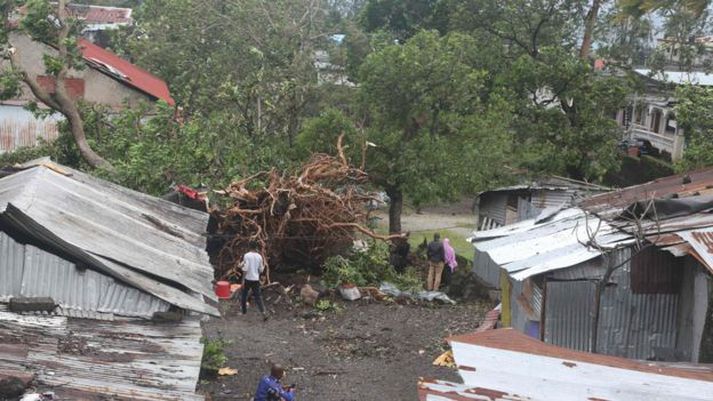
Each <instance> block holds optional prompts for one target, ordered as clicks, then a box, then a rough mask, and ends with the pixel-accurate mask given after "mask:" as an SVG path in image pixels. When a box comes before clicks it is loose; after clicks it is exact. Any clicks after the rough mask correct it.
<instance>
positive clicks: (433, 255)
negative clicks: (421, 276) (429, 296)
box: [426, 233, 445, 291]
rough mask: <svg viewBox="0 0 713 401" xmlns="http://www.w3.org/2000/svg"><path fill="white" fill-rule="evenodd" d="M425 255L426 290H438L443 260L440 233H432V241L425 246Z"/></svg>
mask: <svg viewBox="0 0 713 401" xmlns="http://www.w3.org/2000/svg"><path fill="white" fill-rule="evenodd" d="M426 256H427V257H428V278H427V279H426V290H428V291H438V287H440V286H441V274H443V262H444V260H445V255H444V252H443V243H441V235H440V234H438V233H435V234H433V241H431V242H430V243H429V244H428V248H426Z"/></svg>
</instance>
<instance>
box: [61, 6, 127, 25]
mask: <svg viewBox="0 0 713 401" xmlns="http://www.w3.org/2000/svg"><path fill="white" fill-rule="evenodd" d="M67 11H68V12H69V14H70V15H71V16H73V17H75V18H77V19H80V20H82V21H83V22H84V23H85V24H87V25H94V24H101V25H105V24H117V25H130V24H131V23H132V21H133V20H132V18H131V11H132V10H131V9H130V8H121V7H107V6H92V5H85V4H67Z"/></svg>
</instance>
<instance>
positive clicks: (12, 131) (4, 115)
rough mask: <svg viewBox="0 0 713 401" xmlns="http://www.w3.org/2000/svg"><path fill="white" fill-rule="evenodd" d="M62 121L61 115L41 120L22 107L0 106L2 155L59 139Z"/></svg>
mask: <svg viewBox="0 0 713 401" xmlns="http://www.w3.org/2000/svg"><path fill="white" fill-rule="evenodd" d="M60 120H61V117H60V116H59V115H53V116H50V117H47V118H45V119H41V118H37V117H35V116H34V115H33V114H32V113H31V112H29V111H27V110H25V109H24V108H23V107H22V106H21V105H9V104H0V153H3V152H11V151H13V150H17V149H19V148H25V147H33V146H37V145H38V144H39V143H40V141H45V142H51V141H53V140H55V139H57V137H58V136H59V131H58V129H57V123H58V122H59V121H60Z"/></svg>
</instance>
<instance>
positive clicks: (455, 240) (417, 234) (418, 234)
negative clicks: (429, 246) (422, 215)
mask: <svg viewBox="0 0 713 401" xmlns="http://www.w3.org/2000/svg"><path fill="white" fill-rule="evenodd" d="M435 233H439V234H441V238H448V239H449V240H450V241H451V246H452V247H453V249H455V250H456V254H457V255H458V256H460V257H462V258H465V259H468V260H473V245H472V244H471V243H470V242H468V241H466V239H465V237H464V236H462V235H461V234H458V233H456V232H453V231H450V230H448V229H442V230H426V231H411V236H410V237H409V243H410V244H411V249H416V247H418V246H419V245H421V243H423V239H424V238H426V239H427V240H428V241H431V240H432V239H433V234H435Z"/></svg>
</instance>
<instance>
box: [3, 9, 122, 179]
mask: <svg viewBox="0 0 713 401" xmlns="http://www.w3.org/2000/svg"><path fill="white" fill-rule="evenodd" d="M1 4H2V6H1V7H0V8H1V9H2V11H3V16H4V21H3V34H2V35H1V36H0V38H1V39H2V43H0V46H1V47H2V49H3V50H4V51H3V55H4V58H5V59H6V60H7V61H8V62H9V68H5V69H4V70H3V71H2V78H1V79H0V81H1V82H0V83H2V86H3V88H2V91H0V94H2V96H3V98H4V99H8V98H12V97H15V96H18V95H19V94H20V93H21V92H22V91H23V87H22V86H21V85H20V82H22V83H23V84H24V85H26V86H27V88H29V90H30V92H31V93H32V94H33V95H34V97H35V98H36V99H37V100H38V101H39V102H42V103H44V104H45V105H47V106H48V107H50V108H51V109H52V110H55V111H57V112H59V113H61V114H62V115H63V116H64V117H65V118H66V119H67V122H68V124H69V128H70V132H71V133H72V136H73V138H74V142H75V144H76V146H77V148H78V149H79V153H80V154H81V156H82V157H83V158H84V160H86V162H87V163H88V164H89V165H90V166H92V167H104V168H108V169H111V165H110V164H109V163H108V162H107V161H106V160H105V159H104V158H103V157H101V156H100V155H99V154H98V153H96V152H95V151H94V150H93V149H92V147H91V146H90V145H89V142H88V141H87V135H86V132H85V129H84V121H83V117H82V114H81V109H80V104H79V102H78V100H76V99H74V98H73V97H72V96H71V95H70V94H69V92H68V90H67V86H66V85H65V82H66V79H67V78H69V77H70V75H71V73H70V72H71V71H72V70H81V69H83V68H85V66H84V61H83V60H82V57H81V54H80V51H79V49H78V47H77V36H78V34H79V32H80V31H81V23H80V22H79V21H77V20H76V19H75V18H71V17H69V15H68V14H67V9H66V6H67V1H66V0H60V1H59V2H58V3H57V4H56V5H53V4H51V3H50V2H49V1H47V0H28V1H22V2H14V1H9V0H6V1H3V2H2V3H1ZM17 6H23V7H24V12H23V14H22V17H21V18H20V21H19V24H17V23H13V22H11V21H10V17H11V15H12V14H13V12H14V11H15V10H16V9H15V7H17ZM18 35H29V37H30V38H32V40H34V41H37V42H40V43H42V44H46V45H47V51H46V52H45V53H44V54H43V62H44V67H45V72H46V74H47V75H49V76H51V77H53V78H54V79H53V81H52V85H53V88H52V90H49V89H48V88H46V87H45V86H42V85H40V84H39V82H38V81H37V77H36V76H33V75H32V74H31V73H29V72H28V71H26V70H24V69H23V67H22V65H21V62H20V60H19V53H18V52H17V51H16V49H14V48H13V41H14V40H15V39H16V38H17V37H18Z"/></svg>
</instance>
